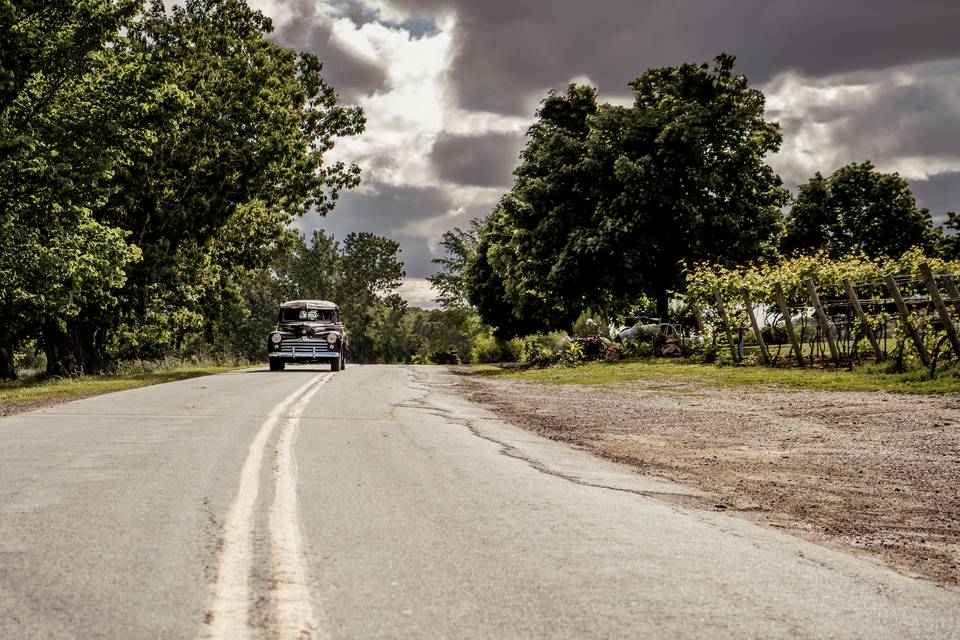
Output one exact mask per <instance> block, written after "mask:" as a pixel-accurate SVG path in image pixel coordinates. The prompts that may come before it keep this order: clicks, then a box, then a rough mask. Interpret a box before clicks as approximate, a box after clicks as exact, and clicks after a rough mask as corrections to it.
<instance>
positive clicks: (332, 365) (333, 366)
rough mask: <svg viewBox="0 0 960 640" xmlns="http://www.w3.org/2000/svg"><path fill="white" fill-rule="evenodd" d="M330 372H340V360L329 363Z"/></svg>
mask: <svg viewBox="0 0 960 640" xmlns="http://www.w3.org/2000/svg"><path fill="white" fill-rule="evenodd" d="M330 371H340V358H336V359H335V360H331V361H330Z"/></svg>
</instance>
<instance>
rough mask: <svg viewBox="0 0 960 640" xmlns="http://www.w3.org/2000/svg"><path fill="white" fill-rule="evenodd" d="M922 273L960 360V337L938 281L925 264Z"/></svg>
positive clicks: (921, 267)
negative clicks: (941, 294) (944, 301)
mask: <svg viewBox="0 0 960 640" xmlns="http://www.w3.org/2000/svg"><path fill="white" fill-rule="evenodd" d="M920 273H922V274H923V280H924V282H926V284H927V290H928V291H929V292H930V299H931V300H933V306H935V307H936V308H937V313H939V314H940V322H942V323H943V329H944V331H946V332H947V337H948V338H949V339H950V344H951V345H952V346H953V352H954V353H955V354H957V357H958V358H960V337H958V336H957V327H956V326H954V324H953V318H951V317H950V312H949V311H947V305H945V304H943V298H942V297H941V296H940V288H939V287H937V281H936V280H935V279H934V277H933V272H932V271H930V266H929V265H928V264H927V263H926V262H924V263H923V264H921V265H920Z"/></svg>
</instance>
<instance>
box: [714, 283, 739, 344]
mask: <svg viewBox="0 0 960 640" xmlns="http://www.w3.org/2000/svg"><path fill="white" fill-rule="evenodd" d="M713 296H714V297H715V298H716V300H717V315H719V316H720V324H722V325H723V330H724V331H725V332H726V334H727V344H728V345H730V355H731V356H732V357H733V361H734V362H740V356H739V355H738V354H737V347H736V345H734V344H733V332H732V331H730V323H729V322H727V312H726V311H724V309H723V296H722V295H720V287H714V288H713Z"/></svg>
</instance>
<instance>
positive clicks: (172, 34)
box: [44, 0, 364, 369]
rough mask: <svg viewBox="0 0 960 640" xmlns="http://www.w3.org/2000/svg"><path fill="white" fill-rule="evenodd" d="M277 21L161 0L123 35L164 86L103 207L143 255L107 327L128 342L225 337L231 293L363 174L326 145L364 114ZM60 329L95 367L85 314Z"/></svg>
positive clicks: (229, 7)
mask: <svg viewBox="0 0 960 640" xmlns="http://www.w3.org/2000/svg"><path fill="white" fill-rule="evenodd" d="M271 29H272V25H271V23H270V20H269V19H268V18H266V17H265V16H264V15H262V14H261V13H259V12H257V11H254V10H252V9H251V8H250V7H249V6H247V4H246V3H245V2H244V1H243V0H188V1H187V2H185V3H183V4H182V5H176V6H173V7H172V8H170V9H169V10H168V9H167V8H166V7H165V6H164V5H163V3H162V2H160V1H159V0H157V1H154V2H151V3H150V5H149V7H147V9H146V10H145V11H144V12H143V13H142V14H141V15H139V16H138V17H137V19H136V21H135V22H134V23H133V24H132V25H131V26H130V27H129V29H128V32H127V36H126V37H125V38H124V39H122V40H121V41H118V43H117V45H116V46H115V47H114V48H115V49H116V50H117V51H120V52H123V53H127V54H129V55H131V56H134V57H136V58H137V59H139V60H141V61H143V65H142V67H141V69H140V70H139V71H140V74H141V77H143V78H146V79H148V80H149V82H150V84H151V85H152V86H154V87H156V89H155V94H156V95H155V96H154V100H153V103H152V108H151V109H149V110H146V111H145V112H144V113H143V115H142V119H143V128H144V129H146V130H148V131H149V134H150V135H147V136H145V139H144V141H145V143H146V144H144V145H141V146H139V147H137V148H135V149H133V151H132V152H131V157H130V158H129V161H128V162H126V163H125V164H123V165H122V166H121V167H119V168H118V169H117V170H116V171H115V173H114V175H113V184H114V186H115V189H114V190H113V195H112V196H111V197H110V198H109V200H108V201H107V202H106V203H105V204H104V205H103V206H100V207H97V208H95V209H94V211H93V215H94V217H95V219H96V220H98V221H99V222H100V223H102V224H105V225H107V226H110V227H114V228H118V229H121V230H123V231H124V232H126V233H128V234H129V236H128V237H129V239H130V241H131V242H132V243H134V244H136V245H137V246H138V247H139V248H140V249H141V250H142V254H143V259H142V260H141V261H140V262H139V263H138V264H137V265H135V266H134V267H133V268H131V269H128V279H127V282H126V286H125V287H124V290H123V292H122V297H121V300H120V308H119V309H118V311H117V313H114V314H112V316H111V318H110V320H111V322H110V323H108V324H107V327H106V328H107V329H109V330H113V329H117V330H118V331H117V333H116V334H115V338H114V342H115V343H118V344H116V345H115V346H116V348H117V349H118V350H119V351H120V352H121V353H126V354H128V355H141V356H144V355H157V354H159V353H163V351H164V350H166V349H171V348H177V347H179V346H182V344H183V341H184V340H185V339H186V337H187V336H188V335H190V334H195V333H197V332H201V333H205V334H206V335H207V336H208V337H209V336H212V335H213V327H214V326H215V325H217V324H218V322H219V321H220V316H221V315H222V313H221V312H222V309H223V307H224V305H225V304H226V303H225V300H233V301H236V300H238V299H239V297H240V292H239V289H238V287H239V283H240V282H241V281H242V280H243V278H244V277H245V275H246V274H248V273H250V272H253V271H256V270H258V269H263V268H266V266H267V265H268V263H269V261H270V259H271V257H272V256H273V255H274V252H275V250H276V248H277V246H279V245H281V244H282V243H284V242H286V241H287V238H288V225H289V224H290V223H291V222H292V221H293V220H294V219H295V218H296V217H298V216H302V215H304V214H306V213H307V212H311V211H313V212H316V213H318V214H319V215H324V214H325V213H326V212H328V211H329V210H330V209H331V208H332V207H333V205H334V203H335V202H336V199H337V197H338V195H339V193H340V191H341V190H342V189H344V188H348V187H350V186H353V185H355V184H357V182H358V181H359V170H358V169H357V167H355V166H350V167H348V166H345V165H343V164H341V163H332V164H331V163H327V162H325V156H326V155H327V152H328V151H329V150H330V149H331V148H332V147H333V144H334V142H335V140H336V139H337V138H339V137H341V136H348V135H355V134H357V133H359V132H361V131H362V129H363V125H364V121H363V116H362V113H361V112H360V110H359V109H358V108H347V107H343V106H341V105H339V104H338V102H337V96H336V93H335V91H334V89H333V88H332V87H330V86H329V85H328V84H326V83H325V82H324V80H323V78H322V75H321V71H322V66H321V64H320V62H319V60H318V59H317V58H316V57H315V56H313V55H311V54H305V53H297V52H295V51H292V50H288V49H285V48H283V47H281V46H279V45H277V44H275V43H273V42H271V41H270V40H268V39H267V37H266V36H267V35H268V34H269V33H270V31H271ZM123 96H124V94H123V93H120V94H119V97H120V98H121V99H122V97H123ZM171 96H172V99H171ZM116 99H117V98H116V97H115V98H114V100H116ZM97 324H98V327H99V329H101V330H102V328H103V322H102V321H98V323H97ZM54 329H58V331H54V332H51V333H50V334H48V335H45V338H44V340H45V342H46V343H47V344H48V345H49V344H60V345H62V346H63V352H64V354H65V355H64V356H61V359H63V360H67V359H68V357H67V355H66V354H69V360H70V361H73V362H80V363H81V366H82V368H84V369H90V368H92V367H93V366H95V362H96V360H95V359H91V358H90V357H89V355H88V354H90V353H96V352H101V351H102V350H103V347H102V346H100V345H92V344H88V342H89V341H87V340H86V339H85V338H84V336H86V335H87V334H88V333H89V331H87V328H86V327H74V328H71V327H66V328H62V327H55V328H54ZM70 352H72V353H70Z"/></svg>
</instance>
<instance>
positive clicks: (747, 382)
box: [470, 359, 960, 394]
mask: <svg viewBox="0 0 960 640" xmlns="http://www.w3.org/2000/svg"><path fill="white" fill-rule="evenodd" d="M470 371H472V372H475V373H478V374H482V375H491V376H497V377H499V378H506V379H515V380H529V381H533V382H548V383H555V384H618V383H627V382H633V381H653V382H667V381H671V382H688V383H690V384H694V385H704V386H711V387H721V388H730V387H743V386H755V385H779V386H783V387H787V388H793V389H816V390H822V391H892V392H897V393H913V394H943V393H960V371H958V370H957V369H956V368H950V369H945V370H943V371H942V372H940V373H938V374H937V377H936V378H934V379H933V380H931V379H929V371H927V370H914V371H908V372H906V373H887V372H886V371H885V370H884V368H883V366H882V365H867V366H863V367H855V368H854V369H853V370H852V371H850V370H847V369H819V368H817V369H810V368H800V367H794V368H786V367H762V366H748V365H740V366H731V365H726V366H718V365H712V364H699V363H691V362H684V361H680V360H669V359H650V360H634V361H629V362H620V363H606V362H594V363H590V364H583V365H579V366H573V367H565V366H555V367H547V368H544V369H526V370H516V369H501V368H499V367H495V366H489V365H487V366H478V367H472V368H471V369H470Z"/></svg>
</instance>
